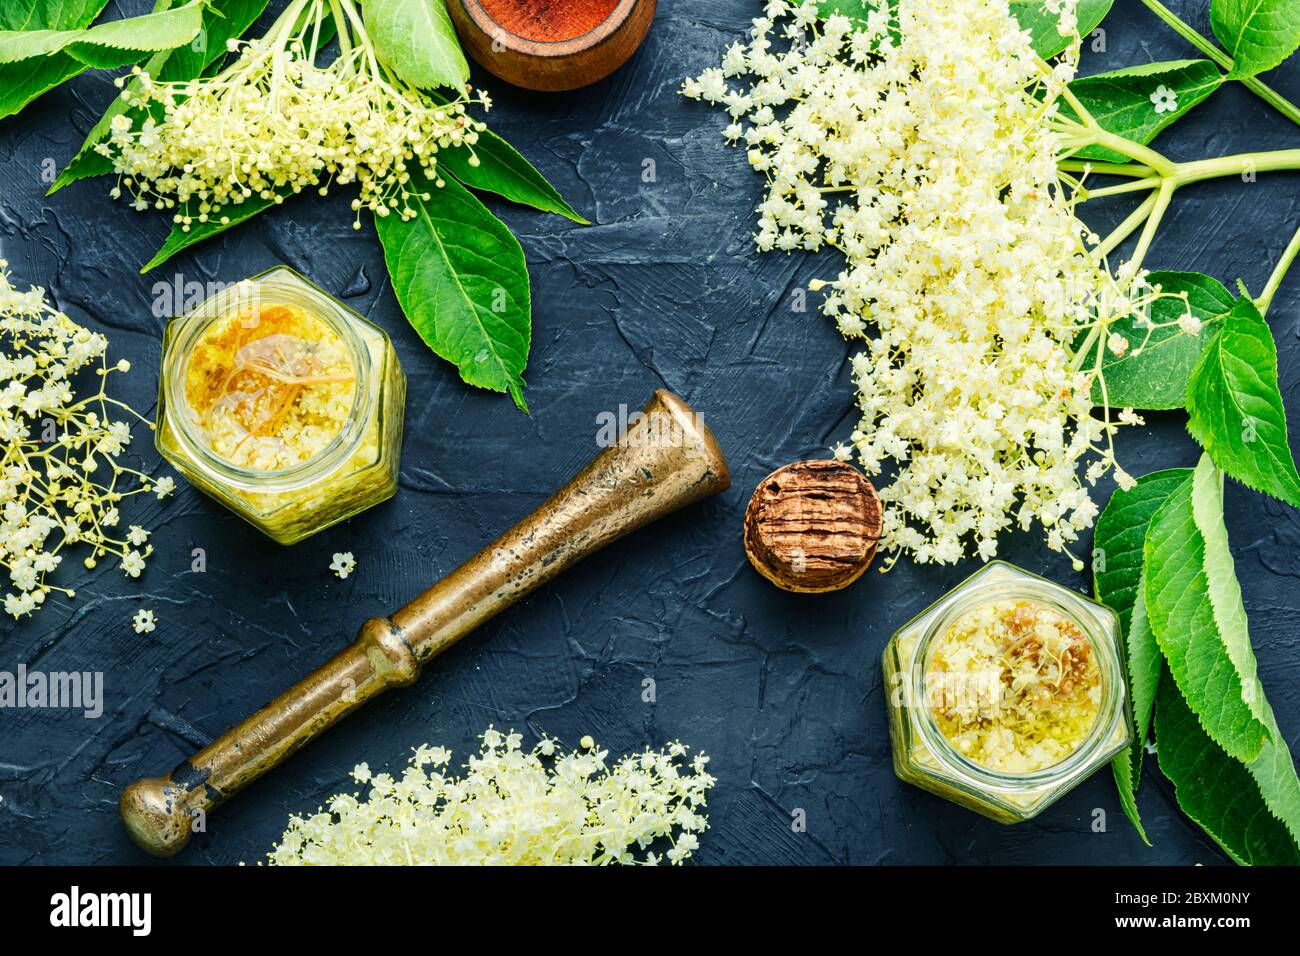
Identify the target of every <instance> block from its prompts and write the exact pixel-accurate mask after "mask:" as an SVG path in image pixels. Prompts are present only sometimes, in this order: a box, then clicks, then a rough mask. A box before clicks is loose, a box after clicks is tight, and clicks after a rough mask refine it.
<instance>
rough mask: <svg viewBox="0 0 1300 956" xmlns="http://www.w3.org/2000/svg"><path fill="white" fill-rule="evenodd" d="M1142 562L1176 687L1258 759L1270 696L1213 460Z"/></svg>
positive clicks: (1244, 755) (1185, 491) (1217, 737)
mask: <svg viewBox="0 0 1300 956" xmlns="http://www.w3.org/2000/svg"><path fill="white" fill-rule="evenodd" d="M1144 564H1145V567H1146V582H1145V589H1144V590H1145V597H1146V611H1147V618H1148V620H1149V621H1150V623H1151V630H1152V631H1154V632H1155V635H1156V641H1157V642H1158V643H1159V645H1160V650H1161V652H1162V653H1163V654H1164V656H1165V660H1166V661H1167V662H1168V664H1169V670H1170V672H1171V673H1172V674H1173V675H1174V680H1176V681H1177V682H1178V689H1179V690H1180V691H1182V693H1183V696H1184V697H1185V698H1186V699H1187V703H1188V706H1190V707H1191V708H1192V710H1193V711H1194V712H1195V713H1196V715H1197V717H1199V718H1200V721H1201V725H1202V726H1203V727H1204V728H1205V732H1206V733H1207V734H1209V735H1210V737H1211V738H1212V739H1213V740H1214V741H1215V742H1216V743H1217V744H1218V745H1219V746H1221V747H1222V748H1223V749H1224V750H1226V751H1227V752H1228V753H1229V754H1231V755H1232V756H1233V757H1235V758H1236V759H1238V760H1241V761H1249V760H1253V759H1255V757H1257V756H1258V755H1259V752H1260V748H1261V747H1262V746H1263V744H1264V743H1265V741H1266V740H1267V739H1268V730H1267V729H1266V726H1265V722H1264V718H1265V709H1264V707H1263V706H1262V704H1261V702H1262V701H1263V698H1264V693H1263V691H1262V690H1260V687H1259V678H1258V676H1257V675H1256V666H1255V654H1254V651H1252V650H1251V646H1250V634H1249V633H1248V629H1247V624H1246V609H1245V607H1244V606H1243V605H1242V603H1241V588H1240V587H1239V586H1238V584H1237V577H1236V574H1235V573H1234V571H1233V564H1232V554H1231V552H1230V551H1229V550H1228V532H1227V529H1226V528H1225V527H1224V525H1223V486H1222V475H1221V473H1220V472H1219V471H1218V469H1216V468H1215V467H1214V464H1213V463H1212V462H1211V461H1210V459H1209V457H1208V456H1206V455H1202V456H1201V460H1200V462H1199V463H1198V464H1197V466H1196V470H1195V471H1194V472H1193V473H1192V475H1191V477H1189V478H1187V479H1186V480H1184V481H1183V482H1182V483H1181V484H1180V485H1179V486H1178V487H1177V488H1175V489H1174V490H1173V491H1171V492H1170V493H1169V497H1168V498H1167V499H1166V500H1165V503H1164V504H1163V505H1161V506H1160V508H1159V510H1157V511H1156V513H1155V515H1154V516H1153V517H1152V518H1151V525H1150V527H1149V528H1148V529H1147V537H1146V545H1145V556H1144Z"/></svg>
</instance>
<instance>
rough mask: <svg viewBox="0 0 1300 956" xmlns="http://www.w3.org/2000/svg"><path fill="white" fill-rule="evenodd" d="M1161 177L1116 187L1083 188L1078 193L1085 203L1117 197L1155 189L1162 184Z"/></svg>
mask: <svg viewBox="0 0 1300 956" xmlns="http://www.w3.org/2000/svg"><path fill="white" fill-rule="evenodd" d="M1164 181H1165V180H1164V177H1163V176H1143V177H1142V178H1141V179H1130V180H1129V181H1128V182H1126V183H1120V184H1119V185H1118V186H1106V187H1105V188H1103V189H1089V188H1088V187H1087V186H1084V187H1083V188H1082V189H1081V190H1080V191H1081V192H1082V193H1083V195H1082V196H1081V197H1080V198H1081V199H1082V200H1084V201H1085V202H1086V201H1087V200H1089V199H1102V198H1104V197H1106V196H1119V195H1122V194H1123V193H1132V192H1137V191H1138V190H1140V189H1155V188H1156V187H1157V186H1159V185H1160V184H1161V183H1163V182H1164Z"/></svg>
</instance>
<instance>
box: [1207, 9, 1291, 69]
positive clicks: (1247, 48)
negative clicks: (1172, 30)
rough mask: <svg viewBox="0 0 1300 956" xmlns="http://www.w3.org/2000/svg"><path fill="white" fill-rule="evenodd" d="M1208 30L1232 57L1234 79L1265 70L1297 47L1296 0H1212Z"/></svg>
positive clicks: (1276, 63) (1277, 64)
mask: <svg viewBox="0 0 1300 956" xmlns="http://www.w3.org/2000/svg"><path fill="white" fill-rule="evenodd" d="M1210 29H1212V30H1213V31H1214V35H1215V36H1216V37H1218V38H1219V42H1220V43H1222V44H1223V46H1224V49H1226V50H1227V51H1228V55H1229V56H1230V57H1232V72H1231V73H1230V74H1229V76H1231V77H1232V78H1233V79H1242V78H1247V77H1252V76H1255V75H1257V74H1259V73H1267V72H1268V71H1269V70H1271V69H1273V68H1274V67H1276V66H1279V65H1281V63H1282V61H1283V60H1285V59H1286V58H1287V57H1289V56H1290V55H1291V54H1292V53H1294V52H1295V51H1296V49H1297V48H1300V3H1296V0H1213V2H1212V3H1211V4H1210Z"/></svg>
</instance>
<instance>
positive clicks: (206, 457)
mask: <svg viewBox="0 0 1300 956" xmlns="http://www.w3.org/2000/svg"><path fill="white" fill-rule="evenodd" d="M250 303H252V304H254V305H255V306H256V307H258V308H261V307H264V306H270V305H288V306H294V307H297V308H301V309H303V310H304V311H306V312H309V313H310V314H311V315H312V316H313V317H314V318H316V319H318V320H319V321H321V322H323V323H324V324H325V325H327V326H328V327H329V328H330V330H331V331H333V332H334V333H335V334H336V335H338V337H339V340H340V341H341V342H342V343H343V345H344V347H345V348H346V350H347V353H348V356H349V359H350V360H351V363H352V367H353V369H354V371H355V376H356V377H355V382H356V387H355V388H354V389H353V394H352V407H351V409H349V411H348V417H347V419H346V420H345V421H344V423H343V427H342V428H340V429H339V431H338V433H337V434H336V435H334V437H333V438H331V439H330V441H329V442H328V443H327V444H326V445H325V447H324V448H322V449H321V450H320V451H318V452H316V453H315V454H314V455H312V456H311V457H310V458H308V459H307V460H306V461H302V462H298V463H297V464H294V465H290V466H289V467H287V468H276V469H259V468H246V467H244V466H241V465H236V464H234V463H233V462H231V461H229V460H227V459H226V458H223V457H222V456H221V455H218V454H217V453H216V452H215V451H213V450H212V448H211V446H210V445H209V443H208V442H207V441H206V440H205V439H204V437H203V435H202V432H201V426H200V425H199V423H198V422H197V421H196V420H195V418H194V409H193V408H192V407H191V406H190V403H189V400H188V399H187V398H186V396H185V394H184V383H185V377H186V372H187V370H188V367H189V360H190V357H191V356H192V355H193V351H194V347H195V345H196V344H197V343H198V341H199V338H200V337H201V336H202V335H203V333H204V332H206V331H207V330H208V329H209V328H211V326H212V325H213V324H214V323H215V322H218V321H220V320H222V319H224V318H226V317H228V316H230V315H232V314H233V313H235V312H236V311H238V310H239V309H242V308H244V307H245V306H247V305H248V304H250ZM357 320H360V321H364V320H363V319H361V318H360V316H356V318H355V319H354V318H353V313H352V310H350V309H348V308H347V306H345V305H343V303H341V302H339V301H338V300H337V299H335V298H334V297H333V296H331V295H329V294H328V293H326V292H325V291H324V290H323V289H320V288H319V287H318V286H316V285H314V284H312V283H311V282H309V281H307V280H306V279H305V278H303V277H302V276H301V275H299V274H298V273H297V272H295V271H294V270H292V269H290V268H288V267H287V266H278V267H276V268H274V269H271V270H268V271H267V272H263V273H260V274H258V275H255V276H251V277H250V278H247V279H243V280H241V281H240V282H236V283H233V284H232V285H229V286H227V287H226V288H224V289H221V290H220V291H218V292H217V293H215V294H214V295H212V296H210V297H209V298H207V299H205V300H204V301H203V302H201V303H199V304H198V305H196V306H194V307H193V308H191V309H189V310H188V311H186V312H185V313H184V314H183V315H181V316H180V317H178V318H177V319H175V320H174V324H173V327H172V328H171V329H169V332H170V335H169V336H168V342H167V345H166V352H165V354H164V356H163V360H162V367H163V368H162V374H163V380H164V389H163V391H164V395H165V400H166V403H167V406H168V407H169V408H170V409H171V410H172V412H171V414H170V416H169V419H170V422H171V424H172V430H173V433H174V434H175V437H176V440H177V441H178V442H179V443H180V444H181V445H182V446H183V447H184V449H185V450H186V452H188V453H189V455H190V457H191V460H192V461H193V463H194V464H195V465H197V466H198V467H200V468H201V469H202V470H204V471H206V472H208V474H209V477H211V478H214V479H216V480H218V481H220V482H222V483H223V484H228V485H232V486H234V487H236V488H239V489H241V490H244V491H257V492H262V493H277V492H285V491H294V490H296V489H299V488H302V487H304V486H306V485H309V484H312V483H314V482H316V481H319V480H320V479H321V478H324V477H327V476H328V475H330V474H332V473H333V472H334V471H335V470H336V469H338V468H339V467H340V466H342V465H343V464H344V463H345V462H347V461H348V459H349V458H350V457H351V456H352V454H353V452H355V450H356V448H357V447H358V445H359V444H360V442H361V440H362V438H363V437H364V435H365V430H366V423H367V421H368V420H369V418H370V413H371V407H372V405H373V402H374V397H373V395H372V394H371V392H372V391H373V390H372V389H371V388H370V387H369V382H370V380H371V378H372V375H371V361H370V350H369V349H368V348H367V347H366V344H365V342H364V341H363V340H362V338H361V335H360V333H359V332H358V330H357V327H356V321H357Z"/></svg>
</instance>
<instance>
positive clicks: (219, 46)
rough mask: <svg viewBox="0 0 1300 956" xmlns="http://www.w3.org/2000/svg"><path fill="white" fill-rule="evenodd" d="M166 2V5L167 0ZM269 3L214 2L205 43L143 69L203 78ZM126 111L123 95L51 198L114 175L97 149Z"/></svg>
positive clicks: (164, 54) (163, 54) (157, 58)
mask: <svg viewBox="0 0 1300 956" xmlns="http://www.w3.org/2000/svg"><path fill="white" fill-rule="evenodd" d="M162 2H163V3H166V2H167V0H162ZM267 2H268V0H211V2H210V3H209V4H208V5H207V6H206V7H205V8H204V10H203V28H202V29H201V30H200V32H199V37H200V38H202V40H203V42H202V43H201V44H200V43H197V42H195V43H191V44H188V45H185V46H180V47H177V48H176V49H173V50H160V51H159V52H157V53H155V54H154V55H153V57H152V58H150V60H149V62H148V63H146V64H145V65H144V66H143V67H142V69H143V70H144V72H146V73H148V74H149V75H150V76H151V77H154V78H156V79H157V80H158V81H159V82H163V83H171V82H176V81H182V80H191V79H194V78H195V77H197V76H200V75H201V74H202V73H203V71H204V70H206V69H207V68H208V66H209V65H210V64H212V63H215V62H217V61H219V60H220V59H221V58H222V57H223V56H224V55H225V53H226V41H227V40H230V39H233V38H237V37H240V36H243V34H244V31H245V30H247V29H248V28H249V27H250V26H251V25H252V24H253V22H254V21H255V20H256V19H257V18H258V17H259V16H261V15H262V11H263V10H265V9H266V5H267ZM330 22H331V23H332V21H330ZM196 41H197V38H196ZM129 88H130V89H132V90H138V89H139V88H140V81H139V80H138V79H132V80H131V82H130V84H129ZM124 112H127V104H126V101H125V100H123V99H122V98H121V97H120V96H116V97H114V98H113V102H112V103H110V104H109V107H108V109H107V110H106V111H105V112H104V115H103V116H101V117H100V118H99V122H97V123H96V124H95V125H94V127H92V128H91V130H90V133H89V134H88V135H87V136H86V139H85V142H83V143H82V144H81V149H79V150H78V151H77V155H76V156H74V157H72V160H71V161H70V162H69V163H68V165H66V166H64V167H63V170H62V171H61V172H60V173H59V176H58V178H57V179H56V180H55V181H54V184H53V185H52V186H50V189H49V193H47V195H52V194H53V193H56V192H58V191H59V190H60V189H62V188H63V187H64V186H67V185H69V184H71V183H74V182H77V181H79V180H82V179H89V178H91V177H93V176H107V175H108V174H110V173H112V171H113V163H112V161H111V160H110V159H108V157H106V156H103V155H101V154H99V153H97V152H96V151H95V146H96V145H97V144H99V143H101V142H103V140H104V139H105V138H106V137H107V136H108V132H109V128H110V124H111V123H112V121H113V117H114V116H117V115H118V114H120V113H124ZM140 113H141V111H140V110H134V109H133V110H131V111H130V113H129V115H130V116H131V117H132V118H133V119H134V120H136V121H137V122H138V121H139V120H140V119H141V118H142V117H141V116H140Z"/></svg>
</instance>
